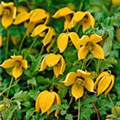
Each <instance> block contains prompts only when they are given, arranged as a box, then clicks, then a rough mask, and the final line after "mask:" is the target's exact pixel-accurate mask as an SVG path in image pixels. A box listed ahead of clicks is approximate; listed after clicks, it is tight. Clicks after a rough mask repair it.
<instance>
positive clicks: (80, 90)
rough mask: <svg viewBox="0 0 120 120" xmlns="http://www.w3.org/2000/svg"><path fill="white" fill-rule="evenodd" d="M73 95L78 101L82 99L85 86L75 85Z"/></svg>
mask: <svg viewBox="0 0 120 120" xmlns="http://www.w3.org/2000/svg"><path fill="white" fill-rule="evenodd" d="M71 91H72V95H73V96H74V97H75V99H76V100H77V99H78V98H81V97H82V96H83V93H84V88H83V86H81V85H80V86H79V85H78V84H76V83H75V84H73V86H72V89H71Z"/></svg>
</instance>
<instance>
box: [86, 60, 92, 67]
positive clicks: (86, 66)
mask: <svg viewBox="0 0 120 120" xmlns="http://www.w3.org/2000/svg"><path fill="white" fill-rule="evenodd" d="M92 60H93V59H90V61H89V62H88V64H87V65H86V67H85V68H87V67H88V66H89V65H90V63H91V62H92Z"/></svg>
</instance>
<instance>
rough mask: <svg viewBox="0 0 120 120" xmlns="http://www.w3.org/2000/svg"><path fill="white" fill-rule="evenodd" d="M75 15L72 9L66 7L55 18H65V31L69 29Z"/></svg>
mask: <svg viewBox="0 0 120 120" xmlns="http://www.w3.org/2000/svg"><path fill="white" fill-rule="evenodd" d="M73 15H74V11H72V10H71V9H70V8H68V7H64V8H61V9H59V10H58V11H57V12H56V13H55V14H54V15H53V18H60V17H64V18H65V22H64V30H66V29H69V24H70V22H71V19H72V17H73Z"/></svg>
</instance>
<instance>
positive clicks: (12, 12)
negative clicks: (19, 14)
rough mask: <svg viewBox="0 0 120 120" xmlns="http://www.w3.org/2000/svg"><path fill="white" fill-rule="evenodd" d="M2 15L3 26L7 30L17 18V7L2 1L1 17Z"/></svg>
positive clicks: (0, 6) (0, 5) (0, 7)
mask: <svg viewBox="0 0 120 120" xmlns="http://www.w3.org/2000/svg"><path fill="white" fill-rule="evenodd" d="M1 15H2V18H1V24H2V25H3V27H4V28H5V29H7V28H8V27H9V26H10V25H12V23H13V20H14V19H15V17H16V7H15V6H14V3H13V2H9V3H5V2H3V1H2V2H1V4H0V16H1Z"/></svg>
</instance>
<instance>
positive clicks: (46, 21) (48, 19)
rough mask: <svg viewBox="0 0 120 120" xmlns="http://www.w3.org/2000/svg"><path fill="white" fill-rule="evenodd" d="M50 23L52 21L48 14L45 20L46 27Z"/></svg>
mask: <svg viewBox="0 0 120 120" xmlns="http://www.w3.org/2000/svg"><path fill="white" fill-rule="evenodd" d="M49 21H50V14H49V13H46V18H45V22H44V24H45V25H46V24H48V23H49Z"/></svg>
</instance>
